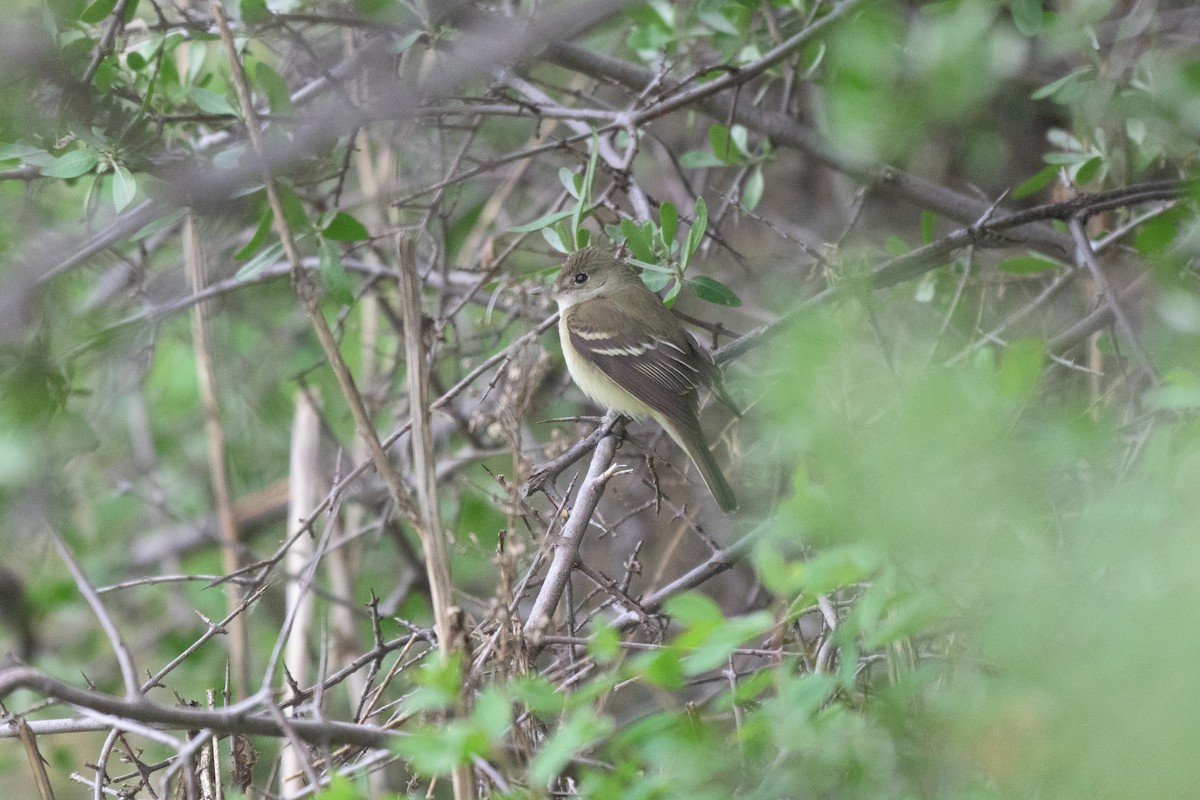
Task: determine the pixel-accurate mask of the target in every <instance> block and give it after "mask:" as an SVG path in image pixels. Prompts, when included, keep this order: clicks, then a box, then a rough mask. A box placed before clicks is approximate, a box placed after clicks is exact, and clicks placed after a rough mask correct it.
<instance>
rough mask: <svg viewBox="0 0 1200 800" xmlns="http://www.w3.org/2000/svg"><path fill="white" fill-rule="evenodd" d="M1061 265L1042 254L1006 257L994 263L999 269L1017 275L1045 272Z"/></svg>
mask: <svg viewBox="0 0 1200 800" xmlns="http://www.w3.org/2000/svg"><path fill="white" fill-rule="evenodd" d="M1061 267H1062V265H1061V264H1059V263H1058V262H1057V261H1051V260H1050V259H1048V258H1045V257H1044V256H1016V257H1014V258H1006V259H1004V260H1003V261H1001V262H1000V263H999V264H997V265H996V268H997V269H999V270H1002V271H1004V272H1012V273H1014V274H1018V275H1024V274H1028V273H1032V272H1046V271H1048V270H1052V269H1059V268H1061Z"/></svg>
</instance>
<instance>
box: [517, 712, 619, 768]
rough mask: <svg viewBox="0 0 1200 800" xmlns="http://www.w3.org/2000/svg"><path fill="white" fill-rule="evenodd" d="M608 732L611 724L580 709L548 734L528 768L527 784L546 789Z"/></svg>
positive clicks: (611, 726) (593, 713) (605, 718)
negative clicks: (563, 770)
mask: <svg viewBox="0 0 1200 800" xmlns="http://www.w3.org/2000/svg"><path fill="white" fill-rule="evenodd" d="M612 728H613V723H612V720H610V719H608V718H607V717H598V716H597V715H596V713H595V712H594V711H592V710H591V709H590V708H581V709H580V710H579V711H577V712H576V713H575V714H573V715H571V716H570V717H569V718H568V719H567V720H566V722H564V723H562V724H561V725H559V726H558V729H557V730H555V731H554V732H553V733H552V734H550V737H549V738H548V739H547V740H546V743H545V744H543V745H542V749H541V750H540V751H538V754H537V755H536V756H534V758H533V761H532V763H530V765H529V781H530V783H532V784H534V785H537V786H546V785H548V784H549V783H550V782H551V781H552V780H554V779H555V778H556V777H557V776H558V774H559V773H560V772H562V769H563V767H565V766H566V765H567V763H568V762H569V761H570V760H571V759H572V758H573V757H575V756H576V755H578V754H579V753H581V752H583V751H584V750H585V749H587V748H588V747H589V746H590V745H591V744H592V743H593V742H596V741H597V740H599V739H600V738H601V737H602V736H604V735H605V734H607V733H609V732H610V731H611V730H612Z"/></svg>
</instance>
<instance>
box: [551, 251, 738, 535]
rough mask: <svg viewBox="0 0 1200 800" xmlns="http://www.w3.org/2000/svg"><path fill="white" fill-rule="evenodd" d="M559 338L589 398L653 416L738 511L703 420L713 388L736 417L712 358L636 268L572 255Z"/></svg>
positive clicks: (560, 282) (588, 254)
mask: <svg viewBox="0 0 1200 800" xmlns="http://www.w3.org/2000/svg"><path fill="white" fill-rule="evenodd" d="M553 293H554V299H555V300H556V301H557V302H558V308H559V311H560V317H559V322H558V334H559V338H560V339H561V341H562V349H563V354H564V355H565V357H566V360H567V369H568V370H569V371H570V373H571V377H572V378H573V379H574V381H575V385H577V386H578V387H579V388H580V389H581V390H582V391H583V393H584V394H586V395H587V396H588V397H590V398H591V399H593V400H595V401H596V402H598V403H602V404H603V405H606V406H608V407H609V408H611V409H613V410H615V411H618V412H620V413H622V414H625V415H626V416H629V417H633V418H635V419H640V418H643V417H652V418H653V419H654V420H655V421H656V422H657V423H658V424H659V425H661V426H662V427H663V430H665V431H666V432H667V434H668V435H670V437H671V438H672V439H674V440H675V443H676V444H678V445H679V446H680V447H681V448H683V451H684V452H685V453H687V454H688V457H689V458H691V460H692V463H694V464H695V465H696V468H697V469H698V470H699V471H700V476H701V477H702V478H704V483H705V484H707V485H708V489H709V491H710V492H711V493H712V496H713V499H714V500H716V501H717V506H718V507H720V509H721V510H722V511H733V510H734V509H736V508H737V498H736V497H735V496H734V493H733V489H731V488H730V487H729V483H728V482H727V481H726V480H725V476H724V475H723V474H722V473H721V468H720V467H719V466H718V465H717V460H716V459H715V458H714V457H713V454H712V451H711V450H709V448H708V443H707V442H706V441H705V439H704V432H703V431H702V430H701V428H700V419H699V416H698V412H697V409H698V395H697V390H698V389H699V388H700V387H701V386H707V387H709V388H710V389H711V390H712V391H713V393H714V395H716V397H717V398H718V399H719V400H721V402H722V403H724V404H725V405H727V406H729V407H730V408H731V409H733V410H734V411H735V413H736V408H735V407H734V406H733V403H732V401H730V399H729V398H728V396H727V395H726V394H725V393H724V391H723V389H722V387H721V382H720V373H719V371H718V368H717V366H716V364H715V363H714V362H713V359H712V356H711V355H709V354H708V352H707V351H705V350H704V349H703V348H702V347H700V346H699V345H698V344H696V341H695V340H694V339H693V338H692V337H691V336H690V335H689V334H688V333H687V331H685V330H684V329H683V326H682V325H681V324H680V322H679V320H678V319H676V318H675V315H673V314H672V313H671V312H670V311H669V310H667V308H666V307H665V306H663V304H662V301H661V300H659V298H658V296H657V295H656V294H654V293H653V292H651V291H650V290H649V289H648V288H646V285H645V284H644V283H642V280H641V278H640V277H639V276H638V274H637V272H636V271H635V270H634V268H633V267H631V266H629V265H628V264H625V263H624V262H622V261H619V260H617V259H616V258H615V257H613V256H612V255H611V254H610V253H608V252H606V251H604V250H601V249H599V248H595V247H589V248H586V249H583V250H579V251H578V252H575V253H572V254H571V255H570V257H568V258H567V263H566V264H565V265H564V266H563V269H562V272H561V273H560V274H559V276H558V278H557V279H556V280H555V281H554V287H553Z"/></svg>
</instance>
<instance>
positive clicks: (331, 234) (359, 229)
mask: <svg viewBox="0 0 1200 800" xmlns="http://www.w3.org/2000/svg"><path fill="white" fill-rule="evenodd" d="M321 235H322V236H324V237H325V238H326V239H332V240H334V241H335V242H361V241H365V240H367V239H370V238H371V234H370V233H369V232H368V231H367V226H366V225H363V224H362V223H361V222H359V221H358V220H357V219H356V218H355V217H352V216H350V215H349V214H347V213H346V212H345V211H339V212H337V213H336V214H334V215H333V219H331V220H330V221H329V224H328V225H326V226H325V230H323V231H321Z"/></svg>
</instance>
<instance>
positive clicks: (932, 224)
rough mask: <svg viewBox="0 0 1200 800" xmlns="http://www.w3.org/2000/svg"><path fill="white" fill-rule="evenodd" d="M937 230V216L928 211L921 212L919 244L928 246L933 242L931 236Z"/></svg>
mask: <svg viewBox="0 0 1200 800" xmlns="http://www.w3.org/2000/svg"><path fill="white" fill-rule="evenodd" d="M936 230H937V214H935V213H933V212H932V211H930V210H929V209H924V210H923V211H921V244H929V243H930V242H932V241H933V234H934V232H935V231H936Z"/></svg>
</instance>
